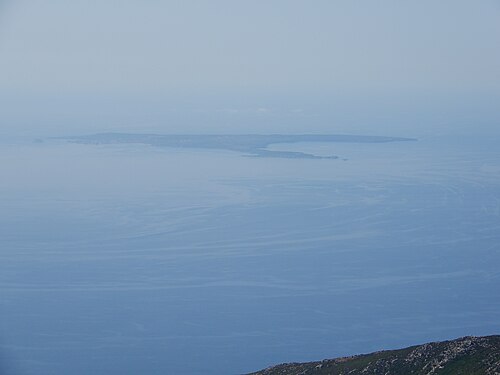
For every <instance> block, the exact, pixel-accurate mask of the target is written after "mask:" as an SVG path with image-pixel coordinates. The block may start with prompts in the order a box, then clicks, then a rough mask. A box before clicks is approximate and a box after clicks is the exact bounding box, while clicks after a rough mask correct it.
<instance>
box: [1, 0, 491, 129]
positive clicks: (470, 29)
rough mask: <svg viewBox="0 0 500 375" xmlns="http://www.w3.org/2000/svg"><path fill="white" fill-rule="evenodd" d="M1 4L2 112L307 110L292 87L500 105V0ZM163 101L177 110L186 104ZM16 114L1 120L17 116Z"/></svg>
mask: <svg viewBox="0 0 500 375" xmlns="http://www.w3.org/2000/svg"><path fill="white" fill-rule="evenodd" d="M2 4H3V5H2V7H1V8H0V11H1V12H2V16H1V17H0V57H1V58H0V94H1V95H2V97H3V98H4V99H5V98H6V97H8V98H9V99H8V100H9V101H10V102H9V104H8V105H7V108H4V110H5V111H7V112H9V111H10V112H13V111H14V112H15V113H18V112H19V110H17V109H16V110H14V109H12V108H18V107H19V106H20V105H28V104H29V103H31V102H36V103H38V107H41V108H42V109H43V108H46V107H50V106H51V105H54V104H53V103H54V101H57V100H67V98H68V97H73V98H75V99H73V103H72V104H71V105H70V104H68V103H66V108H67V109H66V112H68V113H67V119H68V120H70V119H72V118H74V119H75V121H76V118H77V117H78V116H79V114H78V113H79V112H78V110H77V107H78V106H79V105H78V104H76V103H80V104H81V102H82V100H81V98H82V97H85V98H89V97H90V98H93V99H92V100H94V101H95V100H97V99H95V98H97V97H103V98H106V99H105V100H104V99H103V100H104V101H103V100H100V99H99V100H97V102H98V103H97V102H96V103H95V106H96V108H97V106H98V104H99V105H100V106H101V107H103V106H106V101H107V102H108V103H109V101H113V102H114V103H116V106H118V107H122V106H123V105H124V102H123V101H122V99H120V98H121V97H122V96H123V95H128V96H129V97H142V98H144V97H148V98H160V97H164V98H167V97H168V98H172V97H174V98H179V96H180V95H182V96H183V97H189V98H192V97H196V98H197V99H196V100H195V101H196V102H197V103H202V102H204V99H203V98H207V99H208V98H209V97H213V96H214V95H215V96H218V97H220V98H221V99H220V100H218V101H217V103H216V104H214V106H213V108H211V109H212V110H214V111H220V112H224V111H228V113H233V114H234V113H236V112H238V111H239V113H243V112H244V111H250V112H251V111H255V112H258V113H259V114H260V115H263V114H264V113H265V112H264V111H261V110H262V109H265V110H267V111H268V113H269V112H270V110H271V109H276V108H271V107H272V106H273V105H276V102H280V103H281V104H282V106H283V105H284V104H283V103H284V102H286V103H288V104H287V106H288V107H287V108H288V109H287V110H289V111H290V112H291V113H292V111H295V112H293V113H303V111H304V108H303V107H304V105H301V103H300V102H301V100H302V99H294V100H295V102H293V100H291V99H286V97H287V96H295V97H296V96H297V95H299V96H300V97H301V98H303V97H308V98H311V97H313V96H316V97H320V96H325V95H331V96H332V101H335V98H339V97H340V98H350V99H349V103H350V104H349V105H350V106H355V103H356V102H357V101H359V100H361V101H364V102H370V99H372V98H373V99H375V100H379V101H380V100H381V99H380V98H381V97H382V98H385V101H384V106H385V107H387V111H389V110H390V107H391V101H395V102H394V104H396V105H397V106H398V109H396V111H398V110H399V111H401V108H399V104H400V103H397V101H398V100H400V98H402V97H405V98H406V99H405V103H406V104H405V105H406V106H408V105H410V104H415V103H413V102H415V101H421V100H422V98H425V97H428V96H432V97H435V98H438V97H439V98H445V100H444V102H443V103H444V104H446V103H447V102H453V101H454V100H455V102H456V103H458V101H457V100H458V99H455V98H456V97H460V98H461V99H460V100H459V101H466V100H467V98H476V100H478V99H477V98H481V99H480V100H479V101H480V102H483V99H484V100H485V101H486V102H488V101H490V102H492V101H493V99H492V98H494V97H497V96H498V94H499V93H500V3H499V2H498V1H493V0H491V1H490V0H480V1H461V0H459V1H457V0H453V1H451V0H443V1H435V0H434V1H430V0H423V1H422V0H420V1H411V2H410V1H400V0H381V1H352V0H348V1H347V0H346V1H332V0H314V1H298V0H286V1H285V0H266V1H261V0H258V1H235V0H231V1H229V0H213V1H205V0H204V1H202V0H198V1H192V0H184V1H153V0H150V1H131V0H122V1H110V0H99V1H94V0H90V1H89V0H86V1H67V0H65V1H62V0H51V1H41V0H39V1H37V0H15V1H14V0H11V1H3V2H2ZM245 95H251V96H252V98H253V99H252V100H250V99H249V100H248V101H249V102H252V103H251V104H248V105H243V104H241V103H240V104H235V103H230V100H229V101H227V102H226V101H225V99H223V98H229V99H231V98H234V97H235V96H243V97H244V96H245ZM280 96H282V99H277V98H278V97H280ZM49 97H50V98H53V100H50V101H48V102H47V103H45V104H42V103H43V98H45V100H47V98H49ZM265 97H267V98H269V97H272V98H274V99H273V100H270V101H269V100H267V99H265ZM64 98H66V99H64ZM255 98H258V99H255ZM254 99H255V103H254V102H253V100H254ZM40 100H42V101H40ZM92 100H91V101H92ZM129 100H132V99H130V98H129ZM429 101H430V102H432V100H429ZM169 102H170V103H171V107H170V109H169V110H170V111H172V110H178V108H179V106H178V105H177V104H174V103H173V102H172V101H171V100H169ZM188 102H189V100H188ZM243 102H245V100H243ZM292 102H293V103H292ZM51 103H52V104H51ZM120 103H121V104H120ZM273 103H275V104H273ZM417 104H418V103H417ZM4 105H5V100H4ZM92 105H94V104H88V106H92ZM196 106H197V105H194V104H193V108H194V107H196ZM305 106H307V104H306V105H305ZM457 106H458V107H459V108H460V107H462V106H463V103H462V104H457ZM481 106H484V103H483V104H481V105H479V107H477V106H476V107H474V111H475V112H474V113H477V112H481V111H483V109H482V107H481ZM36 107H37V106H36V105H35V106H34V107H33V108H34V109H33V110H30V111H29V112H30V113H33V111H36ZM73 107H74V109H71V108H73ZM342 107H343V108H344V107H345V106H344V105H342ZM54 108H56V107H54ZM82 108H83V107H82ZM141 108H142V109H141V111H142V112H141V111H139V112H140V113H146V112H147V109H146V108H144V107H141ZM158 108H164V106H159V107H158ZM158 108H157V109H156V112H158V111H159V112H161V114H162V116H163V117H162V116H157V117H156V118H152V120H151V121H153V122H154V121H156V122H157V123H160V122H161V121H162V120H161V119H160V117H161V118H165V116H167V112H168V111H166V110H160V109H158ZM190 108H191V107H190ZM193 108H191V109H193ZM89 109H90V108H88V107H87V108H86V109H85V111H86V112H88V111H89ZM198 109H199V108H198ZM38 110H39V113H40V115H41V117H40V120H42V119H45V120H46V121H47V122H50V113H48V112H43V110H40V108H39V109H38ZM126 110H130V109H125V111H126ZM201 110H207V108H204V109H203V108H202V109H201ZM324 110H327V108H324ZM492 110H493V109H492V108H490V107H488V109H486V111H489V112H491V111H492ZM16 111H17V112H16ZM40 111H41V112H40ZM231 111H233V112H231ZM259 111H260V112H259ZM301 111H302V112H301ZM10 112H9V113H10ZM49 112H50V111H49ZM52 112H55V113H58V110H57V108H56V109H54V110H52ZM52 112H51V113H52ZM63 112H64V111H63ZM115 112H116V113H117V114H118V113H119V112H120V111H119V110H118V109H117V110H116V111H115ZM139 112H138V113H137V115H136V117H140V113H139ZM448 112H450V111H449V110H448ZM15 113H11V114H10V115H9V117H4V123H12V122H13V121H14V122H15V121H16V118H15ZM70 113H72V115H71V114H70ZM148 113H149V114H151V111H149V112H148ZM482 113H483V114H484V112H482ZM23 115H24V116H26V114H23ZM311 115H312V114H311ZM72 116H73V117H72ZM489 116H491V113H490V114H489ZM101 117H102V116H101ZM150 117H151V116H150ZM153 117H154V116H153ZM167 117H168V116H167ZM261 117H262V116H261ZM58 118H59V120H60V116H59V117H58ZM497 118H498V117H497ZM30 121H31V120H30ZM54 121H55V120H54ZM54 121H52V122H54ZM99 121H100V120H99V119H98V118H95V119H94V123H99ZM120 121H122V120H119V118H118V117H117V118H116V121H115V123H116V124H119V123H120ZM193 121H194V120H193ZM339 121H340V120H339ZM353 121H354V122H355V120H353ZM122 122H123V121H122ZM124 125H126V124H124ZM4 126H8V125H4ZM11 126H12V125H11ZM67 126H68V127H70V125H67ZM117 126H119V125H117ZM127 126H129V127H130V126H132V127H134V126H136V125H134V124H132V122H131V121H129V123H128V125H127ZM136 127H137V126H136ZM165 130H166V131H168V130H170V129H165ZM318 130H319V129H318ZM347 130H348V129H347Z"/></svg>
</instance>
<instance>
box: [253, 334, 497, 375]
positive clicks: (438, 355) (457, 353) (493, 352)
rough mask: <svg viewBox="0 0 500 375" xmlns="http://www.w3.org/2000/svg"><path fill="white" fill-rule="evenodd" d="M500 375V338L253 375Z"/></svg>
mask: <svg viewBox="0 0 500 375" xmlns="http://www.w3.org/2000/svg"><path fill="white" fill-rule="evenodd" d="M299 374H300V375H309V374H311V375H312V374H314V375H320V374H321V375H327V374H328V375H347V374H349V375H357V374H364V375H367V374H383V375H409V374H413V375H500V336H487V337H463V338H460V339H456V340H452V341H443V342H432V343H429V344H424V345H418V346H412V347H409V348H406V349H400V350H387V351H381V352H376V353H371V354H365V355H356V356H353V357H344V358H336V359H328V360H323V361H320V362H309V363H289V364H282V365H278V366H275V367H270V368H267V369H265V370H262V371H258V372H254V373H252V374H251V375H299Z"/></svg>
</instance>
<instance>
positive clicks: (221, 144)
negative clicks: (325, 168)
mask: <svg viewBox="0 0 500 375" xmlns="http://www.w3.org/2000/svg"><path fill="white" fill-rule="evenodd" d="M63 139H65V140H68V141H70V142H75V143H84V144H117V143H138V144H145V145H150V146H156V147H175V148H197V149H218V150H229V151H236V152H241V153H243V154H244V155H245V156H252V157H275V158H276V157H277V158H295V159H338V156H336V155H331V156H318V155H313V154H308V153H304V152H295V151H273V150H268V149H267V148H268V147H269V146H270V145H272V144H278V143H299V142H343V143H346V142H351V143H386V142H406V141H416V139H414V138H399V137H380V136H360V135H320V134H317V135H316V134H303V135H282V134H270V135H256V134H247V135H231V134H226V135H160V134H125V133H102V134H93V135H86V136H77V137H64V138H63Z"/></svg>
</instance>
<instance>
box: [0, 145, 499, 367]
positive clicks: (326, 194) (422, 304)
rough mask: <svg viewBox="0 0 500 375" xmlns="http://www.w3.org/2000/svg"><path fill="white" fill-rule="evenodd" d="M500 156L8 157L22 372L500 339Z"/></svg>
mask: <svg viewBox="0 0 500 375" xmlns="http://www.w3.org/2000/svg"><path fill="white" fill-rule="evenodd" d="M497 145H498V140H494V139H482V138H479V137H478V138H449V137H436V138H426V139H420V140H419V141H418V142H394V143H342V144H340V143H321V144H312V143H296V144H280V145H271V146H270V147H269V149H270V150H275V151H293V152H305V153H311V154H314V155H338V156H339V159H336V160H329V159H286V158H264V157H261V158H250V157H245V156H242V155H240V154H239V153H238V152H232V151H224V150H203V149H196V150H191V149H175V148H170V149H169V148H154V147H150V146H146V145H138V144H115V145H85V144H72V143H67V142H64V141H61V140H48V141H44V142H32V141H31V140H24V139H23V140H3V141H0V160H1V164H0V176H1V177H0V358H1V361H2V362H3V366H4V369H8V370H5V372H6V373H7V372H8V373H9V374H14V375H17V374H19V375H35V374H36V375H49V374H50V375H66V374H72V375H88V374H93V375H111V374H120V375H124V374H151V375H153V374H179V375H182V374H186V375H188V374H214V375H216V374H217V375H220V374H238V373H245V372H250V371H253V370H257V369H260V368H264V367H267V366H270V365H272V364H277V363H281V362H292V361H294V362H296V361H309V360H320V359H323V358H332V357H338V356H344V355H352V354H357V353H364V352H372V351H376V350H381V349H389V348H399V347H403V346H409V345H413V344H418V343H423V342H427V341H434V340H445V339H452V338H456V337H459V336H465V335H489V334H498V333H500V319H499V318H498V317H499V314H500V298H498V292H499V290H500V267H499V265H500V251H499V250H500V148H498V147H497Z"/></svg>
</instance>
